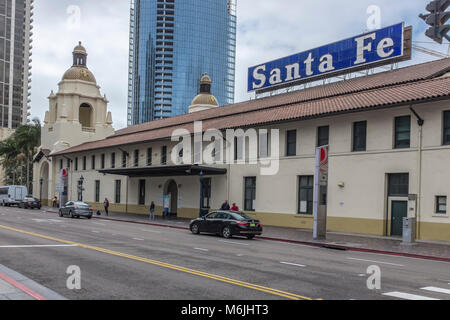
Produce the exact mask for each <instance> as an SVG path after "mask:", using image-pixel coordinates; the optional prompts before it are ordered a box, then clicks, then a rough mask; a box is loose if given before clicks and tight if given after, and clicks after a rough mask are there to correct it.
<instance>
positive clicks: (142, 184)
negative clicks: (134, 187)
mask: <svg viewBox="0 0 450 320" xmlns="http://www.w3.org/2000/svg"><path fill="white" fill-rule="evenodd" d="M139 204H140V205H144V204H145V180H139Z"/></svg>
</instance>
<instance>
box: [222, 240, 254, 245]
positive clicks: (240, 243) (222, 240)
mask: <svg viewBox="0 0 450 320" xmlns="http://www.w3.org/2000/svg"><path fill="white" fill-rule="evenodd" d="M218 241H219V242H224V243H231V244H239V245H241V246H248V244H247V243H239V242H233V241H226V240H218Z"/></svg>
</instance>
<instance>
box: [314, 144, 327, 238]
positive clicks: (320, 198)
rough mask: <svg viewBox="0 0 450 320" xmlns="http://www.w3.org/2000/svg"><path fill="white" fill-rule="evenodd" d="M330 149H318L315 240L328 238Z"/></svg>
mask: <svg viewBox="0 0 450 320" xmlns="http://www.w3.org/2000/svg"><path fill="white" fill-rule="evenodd" d="M328 151H329V147H328V146H322V147H319V148H317V149H316V170H315V175H314V201H313V218H314V219H313V238H314V240H323V239H326V234H327V192H328V190H327V189H328Z"/></svg>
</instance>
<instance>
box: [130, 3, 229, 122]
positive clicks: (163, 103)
mask: <svg viewBox="0 0 450 320" xmlns="http://www.w3.org/2000/svg"><path fill="white" fill-rule="evenodd" d="M130 16H131V18H130V59H129V70H130V72H129V86H128V93H129V96H128V125H135V124H140V123H144V122H148V121H152V120H157V119H162V118H168V117H172V116H176V115H180V114H184V113H187V112H188V107H189V105H190V104H191V101H192V97H193V96H195V95H196V94H197V93H198V92H199V81H200V79H201V77H202V76H203V75H204V74H205V73H207V74H208V75H209V76H210V77H211V79H212V80H213V83H212V87H211V92H212V94H214V96H215V97H216V98H217V100H218V102H219V104H220V105H228V104H232V103H233V102H234V81H235V55H236V0H202V1H199V0H131V15H130Z"/></svg>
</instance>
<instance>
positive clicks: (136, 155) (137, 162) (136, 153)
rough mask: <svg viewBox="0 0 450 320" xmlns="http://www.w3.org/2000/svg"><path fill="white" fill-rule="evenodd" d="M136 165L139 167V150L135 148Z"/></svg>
mask: <svg viewBox="0 0 450 320" xmlns="http://www.w3.org/2000/svg"><path fill="white" fill-rule="evenodd" d="M134 166H135V167H139V150H134Z"/></svg>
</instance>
